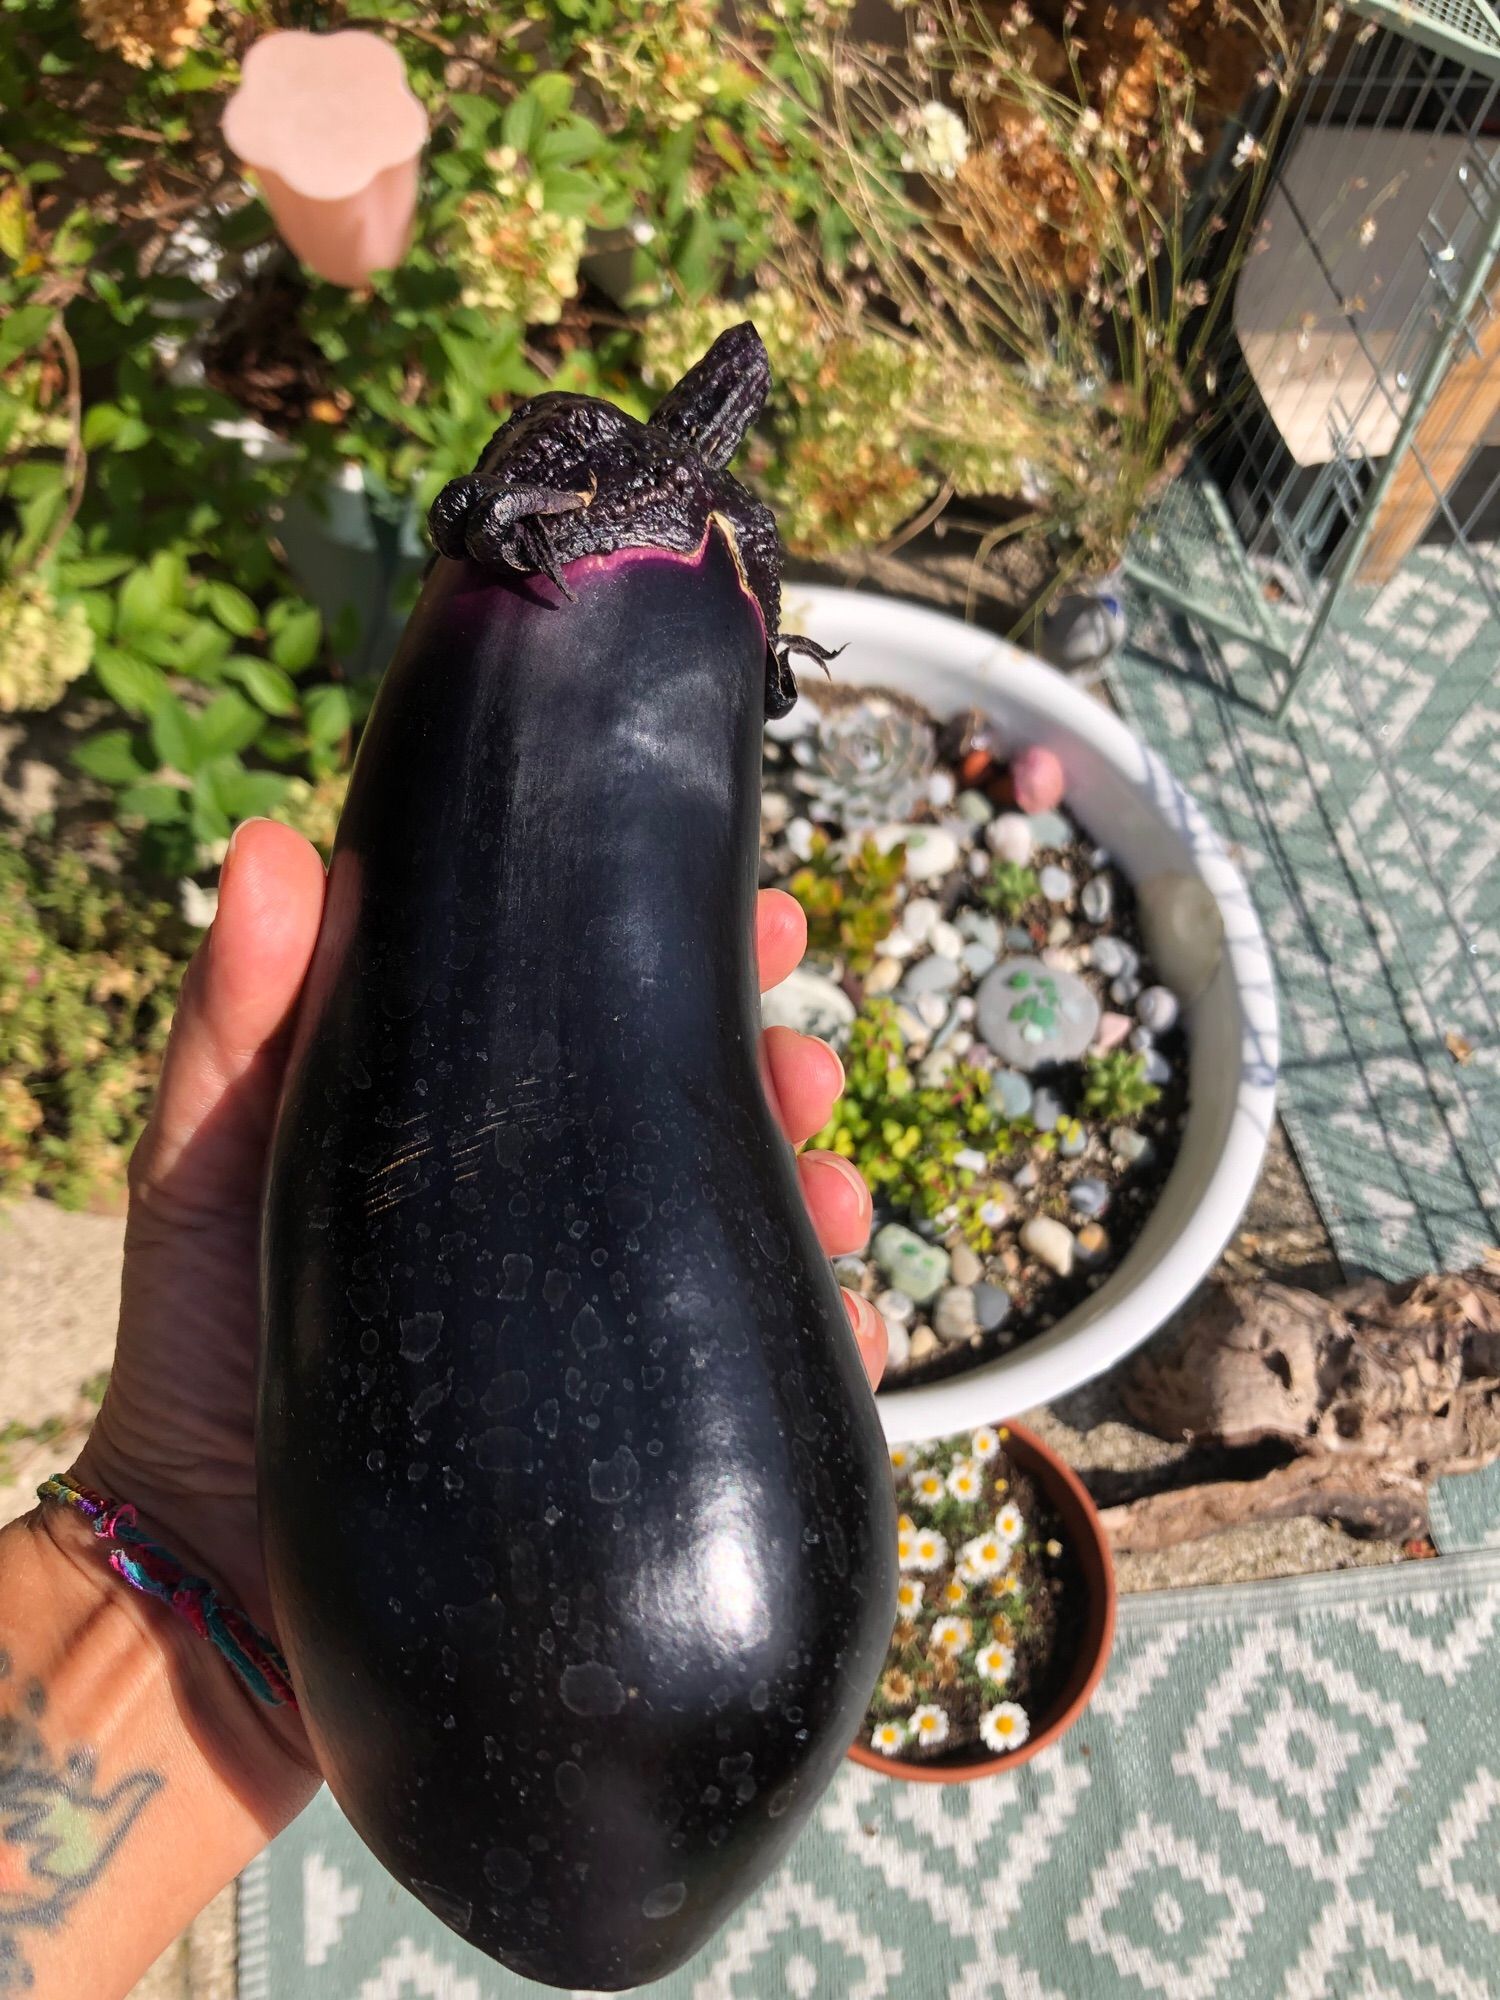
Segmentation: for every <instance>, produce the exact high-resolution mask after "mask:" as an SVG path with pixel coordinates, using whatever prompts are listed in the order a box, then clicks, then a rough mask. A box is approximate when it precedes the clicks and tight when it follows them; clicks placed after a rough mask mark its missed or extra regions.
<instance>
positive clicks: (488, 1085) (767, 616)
mask: <svg viewBox="0 0 1500 2000" xmlns="http://www.w3.org/2000/svg"><path fill="white" fill-rule="evenodd" d="M768 381H769V375H768V371H767V368H766V362H765V354H764V350H763V349H762V347H761V344H760V342H759V340H758V338H757V337H756V335H755V333H754V330H753V328H750V327H748V326H747V327H740V328H736V329H735V330H734V331H732V332H731V333H729V334H726V335H725V336H724V337H723V338H722V339H721V340H720V341H719V342H718V343H717V344H716V345H715V347H714V348H713V349H712V350H711V351H710V353H709V354H708V355H707V356H706V357H705V358H704V360H703V361H701V362H700V363H699V364H698V366H697V367H696V368H695V369H693V370H692V371H691V372H690V373H689V375H688V376H686V377H685V378H684V380H683V381H682V382H681V383H680V384H679V385H678V387H677V388H676V389H675V390H673V391H672V393H671V394H670V395H669V396H668V397H667V399H666V400H665V402H664V403H663V405H662V407H661V408H660V409H659V410H658V411H657V413H656V416H655V417H654V418H653V420H652V421H651V423H650V424H645V425H643V424H640V423H637V422H636V421H635V420H634V419H632V418H629V417H627V416H625V415H623V414H622V413H621V412H620V411H618V410H616V409H614V408H612V407H611V406H609V405H608V404H605V403H601V402H597V401H594V400H593V399H591V398H587V397H577V396H562V395H546V396H541V397H538V398H536V399H535V401H533V402H531V403H530V404H528V405H526V406H525V407H524V408H523V409H521V410H518V411H517V413H516V414H515V415H514V416H513V417H512V418H511V419H510V421H509V422H508V423H507V424H506V425H505V426H504V428H503V429H502V430H500V431H499V432H498V433H497V434H496V436H495V438H494V439H493V441H492V442H491V444H490V446H489V448H488V450H487V452H486V453H485V456H484V458H483V459H482V460H481V463H480V468H479V471H478V472H477V473H476V474H475V475H473V476H472V477H470V478H468V479H463V480H458V481H455V482H454V484H453V485H452V486H450V487H449V488H447V489H446V490H445V492H444V493H443V494H442V495H441V496H440V498H439V500H438V502H437V505H436V506H435V508H434V509H433V521H432V525H433V533H434V539H435V540H436V543H437V546H438V548H439V550H440V551H441V554H440V557H439V558H438V559H437V560H436V561H435V563H434V566H433V569H432V572H431V574H430V575H429V577H428V579H427V583H426V587H425V589H424V591H423V594H422V598H421V601H420V603H419V604H418V606H417V608H416V611H415V612H414V613H413V616H412V619H411V623H410V625H409V626H408V628H407V632H406V635H405V638H404V640H403V641H402V644H401V647H400V649H399V651H398V652H397V655H396V657H395V660H394V662H393V663H392V665H391V667H390V670H389V672H388V673H387V675H386V678H385V681H384V683H383V684H382V686H381V689H380V693H379V697H378V699H377V701H376V703H375V707H374V711H373V713H372V715H371V717H370V722H369V726H368V728H367V730H366V732H365V736H364V740H363V742H362V743H361V746H360V751H359V757H358V761H357V763H356V766H355V771H354V777H353V781H352V784H351V786H350V791H349V801H348V805H347V807H346V809H345V813H344V818H343V822H342V824H341V826H340V828H339V835H338V843H337V847H336V849H335V853H334V859H333V865H332V870H331V876H330V884H329V900H328V909H327V915H326V918H325V922H324V928H323V934H322V936H321V938H320V940H319V943H318V950H317V955H316V958H315V960H314V964H313V969H312V972H311V975H310V978H309V982H308V989H307V993H306V996H305V999H304V1004H303V1008H302V1013H301V1018H300V1021H299V1025H298V1032H297V1038H296V1043H295V1046H294V1049H293V1052H292V1057H291V1063H290V1070H289V1076H288V1081H287V1087H286V1091H285V1095H284V1098H283V1102H282V1107H281V1113H280V1119H279V1123H278V1128H277V1133H276V1141H275V1149H274V1157H273V1163H272V1168H271V1176H270V1184H269V1191H268V1195H267V1203H266V1214H265V1232H264V1245H265V1250H264V1273H263V1290H264V1300H265V1353H264V1366H263V1380H262V1391H261V1404H260V1431H259V1453H260V1479H261V1490H262V1494H263V1511H264V1522H265V1547H266V1559H267V1563H268V1567H269V1572H270V1578H271V1587H272V1594H273V1598H274V1602H275V1609H276V1616H277V1621H278V1624H279V1627H280V1631H281V1633H282V1636H283V1638H284V1641H285V1644H286V1648H287V1652H288V1654H289V1656H290V1659H291V1665H292V1671H293V1676H294V1679H295V1682H296V1686H297V1691H298V1695H299V1698H300V1700H301V1703H302V1708H303V1713H304V1716H305V1718H306V1721H307V1724H308V1727H309V1730H310V1732H311V1735H312V1739H313V1742H314V1745H315V1746H316V1749H317V1753H318V1756H319V1759H320V1761H321V1763H322V1766H323V1769H324V1771H325V1773H326V1775H327V1778H328V1782H329V1784H330V1786H331V1787H332V1789H333V1791H334V1794H335V1796H336V1797H337V1798H338V1800H339V1803H340V1804H341V1805H342V1807H343V1808H344V1810H345V1812H346V1813H347V1814H348V1815H349V1817H350V1819H351V1820H352V1821H353V1823H354V1825H355V1826H356V1828H357V1829H358V1830H359V1832H360V1833H361V1835H362V1836H363V1837H364V1839H365V1840H366V1841H368V1843H369V1844H370V1846H371V1847H372V1848H373V1849H374V1850H375V1852H376V1854H377V1855H378V1856H379V1857H380V1859H381V1860H382V1861H383V1862H384V1863H385V1865H386V1866H387V1867H388V1868H389V1869H390V1870H391V1871H392V1872H393V1873H394V1874H395V1875H396V1876H397V1877H398V1878H399V1879H400V1880H401V1881H402V1882H404V1883H405V1884H406V1885H407V1886H408V1887H409V1888H410V1889H411V1890H413V1891H414V1893H415V1894H416V1895H418V1896H419V1897H421V1899H422V1900H423V1901H424V1902H425V1903H426V1904H427V1905H428V1907H429V1908H430V1909H432V1910H434V1911H435V1912H436V1913H437V1914H438V1915H439V1916H440V1917H442V1918H443V1919H444V1920H445V1921H446V1922H447V1923H449V1924H451V1925H452V1926H453V1928H454V1929H455V1930H457V1931H459V1932H461V1933H462V1935H463V1936H464V1937H466V1938H467V1939H469V1940H470V1942H471V1943H473V1944H475V1945H477V1946H479V1947H480V1948H481V1949H482V1950H484V1951H487V1952H489V1953H491V1954H493V1956H494V1957H496V1958H498V1959H500V1960H502V1961H503V1962H504V1963H505V1964H506V1965H508V1966H510V1967H512V1968H513V1969H514V1970H516V1971H517V1972H520V1973H524V1974H526V1975H528V1976H530V1977H531V1978H534V1979H540V1980H544V1981H548V1982H550V1983H552V1984H554V1985H559V1986H580V1987H592V1988H610V1989H615V1988H620V1987H628V1986H633V1985H636V1984H639V1983H640V1982H642V1981H645V1980H649V1979H653V1978H657V1977H659V1976H660V1975H661V1974H663V1973H665V1972H668V1971H670V1970H671V1969H672V1968H673V1967H674V1966H676V1965H678V1964H680V1963H681V1962H682V1961H683V1960H684V1959H685V1958H687V1957H688V1956H689V1955H690V1954H691V1953H692V1952H694V1951H696V1950H697V1949H698V1948H699V1947H700V1946H701V1945H702V1944H704V1943H705V1942H706V1940H707V1939H708V1938H709V1937H710V1935H711V1934H712V1933H713V1931H714V1930H715V1928H716V1927H717V1926H718V1925H719V1924H721V1923H722V1922H723V1921H724V1920H725V1918H726V1917H727V1916H728V1915H729V1914H730V1912H731V1911H732V1910H733V1909H734V1908H735V1906H736V1905H737V1904H738V1903H739V1902H740V1901H741V1900H742V1899H743V1898H744V1897H745V1896H746V1895H747V1894H748V1893H749V1892H750V1891H751V1890H752V1889H753V1888H754V1887H755V1886H756V1884H757V1883H758V1882H759V1881H760V1880H761V1879H762V1877H763V1876H765V1874H766V1873H767V1872H768V1870H769V1869H770V1868H771V1867H772V1866H773V1864H774V1863H775V1862H776V1861H777V1860H778V1858H779V1857H780V1856H781V1855H782V1853H783V1852H784V1851H785V1849H786V1848H787V1847H788V1845H789V1844H790V1842H791V1841H792V1839H793V1837H794V1836H795V1834H796V1832H797V1830H798V1828H799V1826H800V1825H801V1824H802V1822H803V1820H804V1819H805V1818H806V1816H807V1814H808V1812H809V1811H810V1810H811V1808H812V1806H813V1804H814V1802H815V1801H816V1800H817V1798H818V1795H819V1794H820V1792H821V1791H822V1790H823V1788H824V1786H825V1785H826V1784H827V1782H828V1780H829V1778H830V1777H831V1776H832V1774H833V1772H834V1770H835V1768H836V1766H837V1765H838V1762H839V1759H840V1758H841V1756H842V1755H843V1752H844V1749H845V1747H846V1746H847V1744H848V1743H849V1741H850V1739H851V1738H852V1737H853V1735H854V1733H855V1730H856V1728H857V1726H858V1724H859V1720H860V1717H861V1715H862V1713H863V1711H864V1707H865V1703H866V1701H867V1699H868V1697H869V1694H870V1692H871V1689H872V1687H873V1684H874V1681H875V1678H876V1675H877V1674H878V1672H879V1670H880V1666H881V1663H882V1660H883V1658H884V1654H885V1648H886V1645H887V1643H888V1641H889V1638H890V1632H891V1626H892V1621H893V1617H894V1609H895V1574H894V1551H895V1522H894V1513H893V1501H892V1496H891V1486H890V1475H889V1468H888V1465H887V1461H886V1456H885V1452H884V1449H883V1445H882V1440H881V1432H880V1425H879V1422H878V1419H877V1417H876V1413H875V1408H874V1403H873V1400H872V1398H871V1396H870V1392H869V1389H868V1388H867V1386H866V1383H865V1381H864V1378H863V1375H862V1372H861V1368H860V1362H859V1358H858V1354H857V1351H856V1348H855V1343H854V1340H853V1337H852V1335H851V1332H850V1329H849V1325H848V1322H847V1319H846V1317H845V1314H844V1310H843V1306H842V1302H841V1300H840V1297H839V1293H838V1288H837V1286H836V1284H835V1282H834V1278H833V1274H832V1271H831V1270H830V1268H829V1264H828V1261H827V1258H826V1257H825V1256H824V1255H823V1254H822V1251H821V1250H820V1248H819V1245H818V1242H817V1238H816V1236H815V1234H814V1232H813V1229H812V1226H811V1223H810V1222H809V1219H808V1216H807V1214H806V1212H805V1210H804V1208H803V1205H802V1201H801V1197H800V1193H799V1188H798V1183H797V1179H796V1175H795V1172H794V1167H793V1160H792V1155H791V1151H790V1149H789V1147H788V1146H787V1145H786V1143H785V1141H784V1140H783V1139H782V1138H781V1136H780V1134H779V1133H778V1131H777V1129H776V1126H775V1124H774V1122H773V1119H772V1116H771V1113H770V1111H769V1109H768V1107H767V1104H766V1100H765V1097H764V1094H763V1091H762V1086H761V1080H760V1074H759V1069H758V1063H757V1025H758V1024H757V1003H756V981H755V968H754V962H753V950H752V922H753V898H754V891H755V880H756V853H757V838H758V831H759V813H758V801H759V784H760V732H761V722H762V717H763V714H764V713H765V711H766V709H767V708H768V707H769V708H770V709H771V710H772V711H773V712H779V711H780V710H782V709H783V708H785V707H786V706H787V705H788V703H789V701H790V700H791V699H792V698H793V697H794V693H795V689H794V685H793V683H792V678H791V674H790V671H789V668H788V664H787V662H788V655H789V653H791V652H792V651H794V650H797V649H798V648H799V647H804V642H801V641H798V640H795V639H787V638H785V637H783V636H782V635H781V633H780V632H779V629H778V626H779V566H780V557H779V544H778V542H777V537H776V530H775V526H774V523H773V522H772V519H771V517H770V515H769V514H768V513H767V511H766V510H765V508H763V507H761V506H760V505H759V504H758V503H757V502H755V501H754V500H752V499H751V497H750V496H749V494H747V493H746V492H745V491H744V489H743V488H742V487H741V486H739V485H738V483H737V482H736V481H735V480H734V479H733V478H731V477H730V475H729V474H728V472H727V471H726V470H725V466H726V464H727V461H728V459H729V457H730V456H731V454H732V453H733V451H734V450H735V448H736V446H737V445H738V443H739V441H740V438H741V436H742V434H743V431H744V429H745V427H746V425H747V424H748V423H749V422H750V421H751V420H752V418H753V417H754V415H755V413H756V411H757V410H758V409H759V407H760V405H761V402H762V400H763V398H764V395H765V392H766V388H767V386H768ZM804 649H805V650H808V651H814V652H815V651H816V650H817V649H816V648H813V647H811V646H810V645H806V646H805V647H804Z"/></svg>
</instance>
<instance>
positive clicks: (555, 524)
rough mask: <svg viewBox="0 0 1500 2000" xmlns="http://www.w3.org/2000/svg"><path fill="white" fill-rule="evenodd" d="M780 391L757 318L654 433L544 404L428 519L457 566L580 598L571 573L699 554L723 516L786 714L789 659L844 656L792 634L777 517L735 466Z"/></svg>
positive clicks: (691, 379) (701, 370)
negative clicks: (571, 568) (787, 632)
mask: <svg viewBox="0 0 1500 2000" xmlns="http://www.w3.org/2000/svg"><path fill="white" fill-rule="evenodd" d="M770 389H771V364H770V362H769V360H768V359H767V356H766V350H765V347H764V345H763V343H762V341H761V338H760V335H759V334H758V333H757V332H756V330H755V328H754V327H753V326H752V325H751V324H750V322H749V321H748V320H746V321H745V322H744V323H743V324H741V325H739V326H732V327H730V328H729V329H728V330H727V332H725V333H722V334H720V336H719V338H718V339H717V340H716V341H715V342H714V343H713V345H712V347H710V348H709V350H708V352H707V353H706V354H705V355H704V356H703V357H702V358H701V360H699V361H697V362H695V363H694V365H693V366H692V367H691V368H690V369H689V370H688V371H687V373H686V374H685V375H684V376H683V377H682V379H681V381H680V382H678V383H677V384H676V385H675V386H674V387H673V388H671V389H669V390H668V391H667V393H666V395H665V396H664V397H663V398H662V400H661V403H660V404H659V406H658V407H657V409H656V411H655V413H654V415H653V416H652V417H651V419H650V421H649V422H648V423H641V422H639V421H638V420H637V419H636V418H634V417H631V416H628V415H627V414H626V413H625V411H623V410H621V409H617V408H616V407H615V405H614V404H613V403H607V402H605V401H603V400H602V399H601V398H600V397H597V396H575V395H569V394H565V393H562V392H559V391H556V390H549V391H547V392H546V393H544V394H542V395H540V396H533V397H532V398H531V399H530V400H529V401H528V402H525V403H522V404H520V405H518V406H517V408H516V409H515V410H513V411H512V412H511V414H510V416H509V417H508V418H507V419H506V421H505V422H504V423H503V424H502V425H501V427H500V429H499V430H498V431H496V433H495V435H494V436H493V437H492V438H491V439H490V441H489V444H488V445H487V446H486V447H485V450H484V453H483V455H482V456H481V458H480V460H479V463H478V465H477V466H476V467H475V469H474V471H473V472H471V473H467V474H465V475H464V477H462V478H461V479H453V480H450V481H449V482H448V484H447V485H446V486H445V487H444V488H443V490H442V492H441V493H439V495H438V497H437V499H436V500H435V501H434V502H433V506H432V511H431V513H430V515H429V516H428V526H429V529H430V532H431V535H432V539H433V542H434V544H435V545H436V547H437V549H438V551H439V553H440V554H441V555H444V556H447V557H449V558H450V559H452V560H453V561H456V562H465V561H467V562H472V563H475V564H477V565H478V566H479V567H480V568H481V569H485V570H489V571H492V572H493V571H499V572H505V571H509V572H511V573H512V574H516V575H522V576H536V575H540V576H545V577H547V578H549V579H550V580H551V582H552V583H553V584H554V585H555V586H556V587H557V589H558V590H559V591H560V592H561V593H562V595H563V596H564V597H566V598H569V599H571V598H572V597H573V594H574V593H573V591H572V590H571V589H570V588H569V586H568V584H567V582H566V580H565V578H564V574H563V572H564V570H565V568H566V566H567V564H569V563H571V562H574V561H576V560H577V559H578V558H579V557H580V556H586V555H613V554H615V553H616V551H618V550H620V549H628V548H637V549H645V548H657V549H662V550H665V551H668V552H669V553H672V554H675V555H692V554H694V553H695V552H696V551H697V550H698V549H699V548H701V547H702V545H703V539H704V536H705V535H706V534H707V532H708V529H709V526H710V523H711V522H712V521H713V519H714V517H715V516H716V515H717V516H719V517H720V523H721V526H722V527H723V529H724V531H725V533H726V535H727V536H728V537H729V538H730V539H731V540H732V542H733V544H734V549H735V555H736V559H737V561H738V563H739V567H740V574H741V576H742V577H743V579H744V583H745V588H746V591H747V593H748V594H749V595H750V596H751V597H753V598H754V599H755V601H756V603H757V604H758V605H759V607H760V613H761V619H762V622H763V623H764V626H765V631H766V696H765V701H766V712H767V714H769V715H784V714H785V713H786V711H787V710H788V709H789V708H790V707H791V705H792V703H793V702H794V701H795V700H796V698H797V684H796V681H795V679H794V677H793V674H792V670H791V666H790V659H789V656H790V655H791V654H792V653H799V652H800V653H805V654H808V655H810V656H811V657H812V658H814V659H819V660H826V659H830V658H832V657H833V656H832V654H830V653H827V652H825V651H824V649H823V648H821V647H819V646H816V645H814V644H813V643H812V642H811V641H809V640H805V639H783V637H782V636H781V632H780V617H781V564H782V552H781V538H780V536H779V535H778V533H777V531H776V520H775V517H774V515H773V514H772V513H771V510H770V508H769V507H767V506H765V505H764V504H763V503H762V502H761V501H759V500H757V499H756V498H755V497H754V495H753V494H751V493H749V492H748V491H747V490H746V489H745V487H743V486H742V485H741V484H740V482H739V481H738V480H737V479H736V478H735V477H734V476H733V474H732V473H730V472H729V471H728V469H727V468H728V463H729V460H730V459H731V458H732V457H733V455H734V453H735V452H736V451H737V450H738V448H739V446H740V445H741V444H742V443H743V441H744V438H745V435H746V433H747V432H748V431H749V429H750V426H751V425H752V424H753V423H754V422H755V419H756V418H757V417H758V416H759V414H760V412H761V410H762V409H763V408H764V406H765V401H766V397H767V396H768V395H769V393H770Z"/></svg>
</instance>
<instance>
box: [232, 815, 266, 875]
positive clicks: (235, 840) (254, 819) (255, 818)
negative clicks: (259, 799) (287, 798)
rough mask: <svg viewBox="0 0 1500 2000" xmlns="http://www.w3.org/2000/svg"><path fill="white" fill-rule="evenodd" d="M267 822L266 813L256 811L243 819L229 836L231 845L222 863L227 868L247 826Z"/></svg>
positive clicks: (260, 824) (262, 824)
mask: <svg viewBox="0 0 1500 2000" xmlns="http://www.w3.org/2000/svg"><path fill="white" fill-rule="evenodd" d="M267 823H268V822H267V820H266V816H265V814H264V813H255V814H253V815H252V816H251V818H249V819H242V820H241V821H240V823H239V825H238V826H237V827H236V828H235V830H234V832H233V833H232V834H230V836H229V845H228V846H227V847H226V848H225V849H224V860H223V863H222V864H221V865H222V866H223V867H225V868H227V867H228V866H229V860H230V856H231V855H232V854H233V853H234V850H235V848H236V847H238V846H239V841H240V835H241V834H242V833H243V832H244V831H245V828H246V827H247V826H265V825H266V824H267Z"/></svg>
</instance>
